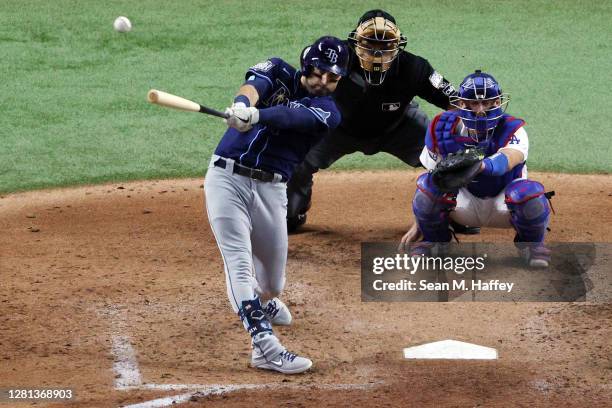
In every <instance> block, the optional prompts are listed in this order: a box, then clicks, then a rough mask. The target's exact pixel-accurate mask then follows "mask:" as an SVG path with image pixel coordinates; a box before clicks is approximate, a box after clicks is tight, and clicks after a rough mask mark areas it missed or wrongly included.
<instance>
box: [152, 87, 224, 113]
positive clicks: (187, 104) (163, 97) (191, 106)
mask: <svg viewBox="0 0 612 408" xmlns="http://www.w3.org/2000/svg"><path fill="white" fill-rule="evenodd" d="M147 100H148V101H149V102H151V103H154V104H156V105H160V106H165V107H167V108H173V109H179V110H184V111H188V112H200V113H206V114H207V115H213V116H218V117H220V118H227V117H228V115H226V114H225V113H223V112H219V111H218V110H214V109H211V108H207V107H206V106H203V105H200V104H199V103H196V102H193V101H190V100H189V99H185V98H181V97H180V96H176V95H172V94H169V93H167V92H162V91H158V90H157V89H151V90H150V91H149V92H148V93H147Z"/></svg>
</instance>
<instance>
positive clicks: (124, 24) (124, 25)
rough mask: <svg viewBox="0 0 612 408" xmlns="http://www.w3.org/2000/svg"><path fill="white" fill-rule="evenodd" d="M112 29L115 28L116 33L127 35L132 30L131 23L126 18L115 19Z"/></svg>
mask: <svg viewBox="0 0 612 408" xmlns="http://www.w3.org/2000/svg"><path fill="white" fill-rule="evenodd" d="M113 27H114V28H115V31H118V32H120V33H127V32H128V31H130V30H131V29H132V23H131V22H130V19H128V18H127V17H123V16H119V17H117V18H116V19H115V22H114V23H113Z"/></svg>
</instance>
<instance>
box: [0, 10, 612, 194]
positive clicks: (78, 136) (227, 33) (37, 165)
mask: <svg viewBox="0 0 612 408" xmlns="http://www.w3.org/2000/svg"><path fill="white" fill-rule="evenodd" d="M379 6H381V2H371V1H367V2H346V1H336V0H332V1H330V0H327V1H319V0H316V1H308V2H305V1H299V2H298V1H291V2H282V3H281V2H277V1H257V2H237V1H216V2H213V1H195V0H185V1H180V2H169V1H161V0H150V1H106V2H94V1H68V0H54V1H51V2H42V1H33V0H30V1H16V0H5V1H3V3H2V6H0V51H1V52H0V55H2V65H1V67H2V68H1V69H2V82H3V84H2V94H1V97H0V114H1V115H2V126H0V141H1V147H0V191H1V192H8V191H17V190H28V189H36V188H43V187H52V186H64V185H73V184H83V183H97V182H103V181H119V180H128V179H151V178H169V177H188V176H200V175H202V174H203V173H204V171H205V168H206V165H207V159H208V157H209V155H210V153H211V151H212V149H214V147H215V146H216V144H217V142H218V140H219V138H220V136H221V134H222V132H223V128H224V125H223V123H222V122H221V121H220V120H219V119H217V118H213V117H206V116H204V115H196V114H192V113H184V112H178V111H170V110H166V109H162V108H159V107H156V106H152V105H149V104H147V103H146V102H145V95H146V92H147V90H148V89H149V88H153V87H154V88H158V89H162V90H167V91H169V92H172V93H176V94H179V95H183V96H185V97H188V98H192V99H194V100H197V101H200V102H202V103H205V104H207V105H210V106H212V107H217V108H219V109H223V108H224V107H225V106H226V105H227V104H229V103H230V102H231V99H232V97H233V94H234V92H235V90H236V89H237V87H238V86H239V85H240V83H241V81H242V78H243V75H244V71H245V69H246V68H247V67H249V66H250V65H252V64H254V63H256V62H259V61H261V60H263V59H265V58H267V57H269V56H280V57H282V58H285V59H286V60H287V61H289V62H291V63H297V61H298V54H299V52H300V50H301V49H302V47H303V46H304V45H306V44H307V43H308V42H310V41H312V40H314V39H315V38H316V37H318V36H320V35H323V34H333V35H336V36H340V37H345V36H346V34H347V33H348V32H349V31H350V30H351V29H352V27H353V25H354V23H355V21H356V20H357V18H358V17H359V15H361V13H362V12H364V11H366V10H368V9H370V8H373V7H379ZM382 6H383V7H385V8H386V9H387V10H389V11H390V12H391V13H392V14H394V15H395V17H396V19H397V20H398V23H399V26H400V28H401V29H403V32H404V34H405V35H406V36H407V37H408V47H407V49H408V50H410V51H412V52H414V53H416V54H420V55H422V56H424V57H426V58H428V59H429V61H430V62H431V63H432V64H433V65H434V67H436V68H437V69H438V70H439V71H441V72H442V73H444V74H445V75H446V76H447V77H448V78H449V79H450V80H452V81H453V82H454V83H458V82H459V81H460V80H461V79H462V78H463V76H465V75H466V74H467V73H469V72H471V71H473V69H475V68H482V69H484V70H487V71H490V72H492V73H493V74H494V75H495V76H496V77H497V79H498V80H499V81H500V82H501V83H502V85H503V86H504V88H505V89H506V90H507V91H509V92H510V93H511V94H512V95H513V100H512V102H511V104H510V109H509V112H510V113H512V114H514V115H516V116H521V117H523V118H525V119H526V120H527V123H528V127H527V130H528V132H529V135H530V141H531V149H530V158H529V167H530V169H538V170H549V171H563V172H583V173H592V172H605V173H608V172H610V171H611V170H612V163H611V160H610V157H611V156H612V155H611V151H610V150H611V149H610V143H609V142H608V139H609V136H608V133H609V131H608V128H609V126H608V125H607V123H606V120H605V119H603V118H602V115H603V114H605V113H609V112H612V104H611V102H610V97H609V95H608V93H609V92H608V90H609V88H610V84H612V58H611V57H610V55H612V45H611V44H612V30H611V29H610V28H609V22H610V21H612V4H611V3H610V2H601V1H583V2H574V1H569V0H562V1H557V2H543V1H506V2H499V3H495V2H489V3H482V2H478V1H474V0H465V1H462V2H454V1H437V2H435V3H434V2H416V1H411V2H404V1H386V2H382ZM119 15H126V16H128V17H129V18H130V19H131V20H132V23H133V25H134V30H133V31H132V32H131V33H129V34H126V35H121V34H118V33H115V32H114V31H113V30H112V22H113V20H114V18H115V17H117V16H119ZM422 106H423V107H424V109H425V111H426V112H427V113H428V114H430V115H433V114H435V113H436V112H437V110H436V108H434V107H432V106H430V105H429V104H427V103H423V104H422ZM335 167H336V168H384V167H403V164H402V163H400V162H399V161H398V160H396V159H394V158H392V157H390V156H388V155H383V154H379V155H376V156H372V157H365V156H363V155H360V154H356V155H352V156H349V157H346V158H344V159H342V160H340V161H339V162H338V163H337V165H336V166H335Z"/></svg>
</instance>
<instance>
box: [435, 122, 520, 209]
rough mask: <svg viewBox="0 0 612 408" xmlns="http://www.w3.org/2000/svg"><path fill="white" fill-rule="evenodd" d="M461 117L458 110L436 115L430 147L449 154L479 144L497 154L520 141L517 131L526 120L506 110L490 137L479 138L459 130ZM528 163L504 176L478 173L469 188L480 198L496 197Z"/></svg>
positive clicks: (485, 149)
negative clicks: (479, 140) (517, 137)
mask: <svg viewBox="0 0 612 408" xmlns="http://www.w3.org/2000/svg"><path fill="white" fill-rule="evenodd" d="M460 121H461V119H460V118H459V114H458V112H457V111H446V112H442V113H441V114H439V115H438V116H436V117H435V118H434V120H433V121H432V123H431V125H430V127H429V128H428V130H427V136H426V138H425V140H426V145H427V148H428V149H429V150H430V151H432V152H434V153H436V154H439V155H441V157H446V156H448V155H449V154H450V153H456V152H458V151H462V150H465V149H466V148H468V147H478V148H480V149H482V150H483V151H484V152H485V156H486V157H488V156H491V155H493V154H495V153H496V152H497V151H498V150H499V149H500V148H502V147H504V146H507V145H509V144H512V143H517V140H516V136H514V134H515V132H516V131H517V130H518V129H519V128H520V127H521V126H523V125H524V124H525V121H523V120H522V119H517V118H515V117H513V116H510V115H507V114H504V115H503V117H502V118H501V120H500V121H499V124H498V125H497V127H496V128H495V130H494V131H493V135H491V136H490V137H489V138H488V140H486V141H483V142H476V141H475V140H474V139H472V138H471V137H469V136H462V135H461V134H460V132H459V128H460V127H459V126H458V125H459V123H460ZM524 166H525V163H524V162H523V163H521V164H519V165H518V166H515V167H514V168H513V169H512V170H510V171H508V172H506V173H505V174H503V175H501V176H485V175H483V174H479V175H478V176H476V178H474V180H473V181H472V182H471V183H470V184H469V185H468V186H467V189H468V191H469V192H470V193H472V194H473V195H474V196H476V197H479V198H487V197H495V196H497V195H498V194H499V193H500V192H501V191H502V190H503V189H504V187H506V186H507V185H508V184H509V183H510V182H511V181H512V180H514V179H517V178H520V177H521V174H522V172H523V167H524Z"/></svg>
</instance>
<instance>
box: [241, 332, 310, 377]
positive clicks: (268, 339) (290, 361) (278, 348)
mask: <svg viewBox="0 0 612 408" xmlns="http://www.w3.org/2000/svg"><path fill="white" fill-rule="evenodd" d="M252 344H253V352H252V354H251V365H252V366H253V367H255V368H261V369H262V370H273V371H278V372H279V373H283V374H299V373H303V372H304V371H306V370H308V369H309V368H310V367H312V361H310V360H309V359H307V358H305V357H300V356H298V355H297V354H295V353H291V352H289V351H287V349H286V348H284V347H283V346H282V344H281V343H280V341H279V340H278V338H277V337H276V336H275V335H274V334H270V333H262V334H260V335H257V336H255V337H254V338H253V343H252Z"/></svg>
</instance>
